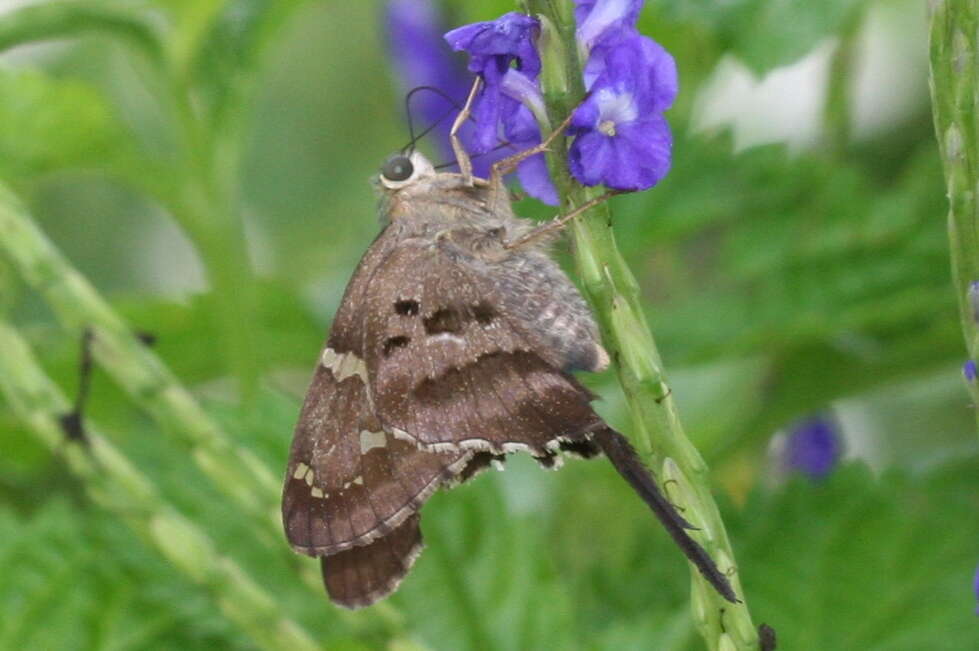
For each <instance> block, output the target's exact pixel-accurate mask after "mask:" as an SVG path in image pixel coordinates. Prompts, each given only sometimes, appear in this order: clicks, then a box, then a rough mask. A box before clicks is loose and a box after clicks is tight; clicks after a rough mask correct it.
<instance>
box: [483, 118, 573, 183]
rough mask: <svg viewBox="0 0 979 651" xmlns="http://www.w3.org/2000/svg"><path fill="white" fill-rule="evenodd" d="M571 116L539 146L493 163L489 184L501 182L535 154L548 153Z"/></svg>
mask: <svg viewBox="0 0 979 651" xmlns="http://www.w3.org/2000/svg"><path fill="white" fill-rule="evenodd" d="M573 115H574V113H571V115H569V116H568V117H566V118H565V119H564V122H562V123H561V124H559V125H558V127H557V129H555V130H554V131H552V132H551V133H549V134H548V136H547V137H546V138H544V140H542V141H541V142H540V144H538V145H534V146H533V147H530V148H529V149H524V150H523V151H518V152H517V153H516V154H514V155H513V156H507V157H506V158H503V159H500V160H498V161H496V162H495V163H493V167H492V168H491V172H490V184H493V183H500V182H502V180H503V177H504V176H506V175H507V174H509V173H510V172H512V171H514V170H515V169H517V166H518V165H519V164H520V163H522V162H524V161H525V160H527V159H528V158H530V157H531V156H536V155H537V154H540V153H542V152H545V151H548V150H549V149H550V147H551V144H552V143H553V142H554V141H555V140H557V138H558V136H560V135H561V134H562V133H564V130H565V129H567V128H568V125H569V124H571V117H572V116H573Z"/></svg>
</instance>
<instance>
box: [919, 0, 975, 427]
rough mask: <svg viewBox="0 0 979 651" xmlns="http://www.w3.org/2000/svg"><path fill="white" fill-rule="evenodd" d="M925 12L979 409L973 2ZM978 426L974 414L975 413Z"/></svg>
mask: <svg viewBox="0 0 979 651" xmlns="http://www.w3.org/2000/svg"><path fill="white" fill-rule="evenodd" d="M929 7H930V11H931V31H930V50H931V54H930V56H931V101H932V108H933V115H934V120H935V135H936V137H937V138H938V148H939V151H940V152H941V155H942V163H943V165H944V167H945V182H946V185H947V188H948V200H949V211H948V237H949V244H950V249H951V257H952V279H953V282H954V284H955V290H956V295H957V297H958V302H959V313H960V315H961V320H962V332H963V334H964V336H965V344H966V348H967V349H968V351H969V361H970V362H971V368H972V369H973V373H972V374H971V377H970V373H969V368H970V365H969V363H967V366H966V380H967V382H966V383H967V386H968V388H969V392H970V394H971V395H972V401H973V404H975V405H979V384H977V383H976V381H975V373H974V369H975V360H976V359H977V357H979V320H977V318H976V316H977V315H976V307H975V305H974V300H973V299H972V298H971V296H972V294H974V291H973V283H975V282H976V281H977V280H979V213H977V210H979V204H977V198H976V181H977V179H979V126H977V123H976V118H977V103H979V81H977V80H979V58H977V45H979V44H977V42H976V41H977V39H979V35H977V33H976V29H977V27H979V8H977V6H976V3H975V2H974V1H972V2H970V1H967V0H948V1H946V0H937V1H933V2H930V3H929ZM975 415H976V418H977V425H979V410H975Z"/></svg>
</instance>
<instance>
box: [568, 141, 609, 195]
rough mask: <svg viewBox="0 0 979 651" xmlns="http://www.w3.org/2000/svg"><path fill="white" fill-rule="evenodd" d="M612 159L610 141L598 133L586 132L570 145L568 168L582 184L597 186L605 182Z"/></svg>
mask: <svg viewBox="0 0 979 651" xmlns="http://www.w3.org/2000/svg"><path fill="white" fill-rule="evenodd" d="M614 157H615V154H614V152H613V151H612V139H611V138H609V137H607V136H605V135H604V134H602V133H600V132H598V131H588V132H585V133H583V134H581V135H580V136H578V137H577V138H575V141H574V142H573V143H572V144H571V149H570V150H569V151H568V167H569V168H571V174H572V176H574V177H575V178H576V179H578V181H580V182H581V183H582V184H584V185H599V184H600V183H602V182H603V181H604V180H605V177H606V174H607V173H608V168H609V166H610V165H611V164H612V160H613V158H614Z"/></svg>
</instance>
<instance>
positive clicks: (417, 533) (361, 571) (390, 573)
mask: <svg viewBox="0 0 979 651" xmlns="http://www.w3.org/2000/svg"><path fill="white" fill-rule="evenodd" d="M419 519H420V518H419V516H418V515H413V516H411V517H410V518H408V519H407V520H405V521H404V522H403V523H401V525H400V526H398V528H397V529H395V530H394V531H391V532H390V533H388V534H387V535H386V536H384V537H383V538H380V539H378V540H375V541H374V542H372V543H370V544H368V545H365V546H363V547H353V548H351V549H348V550H346V551H342V552H339V553H337V554H334V555H333V556H329V557H324V558H322V559H320V568H321V570H322V573H323V583H324V584H325V585H326V591H327V593H328V594H329V595H330V599H331V600H332V601H333V602H334V603H336V604H339V605H341V606H344V607H346V608H363V607H364V606H370V605H371V604H372V603H374V602H375V601H378V600H380V599H383V598H384V597H386V596H387V595H389V594H391V593H392V592H394V590H395V589H396V588H397V587H398V584H400V583H401V580H402V579H404V577H405V575H406V574H408V570H410V569H411V566H412V565H413V564H414V562H415V559H417V558H418V555H419V554H420V553H421V550H422V535H421V530H420V529H419Z"/></svg>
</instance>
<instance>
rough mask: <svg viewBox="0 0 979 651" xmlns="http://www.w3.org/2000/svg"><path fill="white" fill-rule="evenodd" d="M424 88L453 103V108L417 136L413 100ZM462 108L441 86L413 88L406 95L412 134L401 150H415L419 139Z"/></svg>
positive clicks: (409, 132) (407, 112) (408, 152)
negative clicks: (412, 110) (412, 112)
mask: <svg viewBox="0 0 979 651" xmlns="http://www.w3.org/2000/svg"><path fill="white" fill-rule="evenodd" d="M423 90H427V91H428V92H430V93H435V94H436V95H438V96H439V97H441V98H442V99H444V100H445V101H446V102H448V103H449V104H450V105H452V108H451V109H450V110H448V111H446V112H445V114H443V115H442V117H440V118H439V119H438V120H436V121H435V122H433V123H432V124H431V125H430V126H429V127H428V128H426V129H425V130H424V131H422V132H421V133H419V134H418V135H417V136H416V135H415V123H414V119H413V118H412V115H411V100H412V99H413V98H414V96H415V93H419V92H421V91H423ZM461 110H462V106H461V105H460V104H459V102H457V101H455V100H454V99H452V98H451V97H450V96H449V95H448V94H447V93H445V92H444V91H442V90H441V89H439V88H436V87H435V86H416V87H415V88H412V89H411V90H410V91H408V93H407V94H406V95H405V113H406V114H407V116H408V135H409V136H410V138H411V140H410V141H409V142H408V144H407V145H405V146H404V147H403V148H402V149H401V151H402V152H404V153H405V154H410V153H411V152H413V151H415V143H417V142H418V141H419V140H421V139H422V138H424V137H425V136H427V135H428V134H429V133H431V132H432V130H433V129H435V127H437V126H438V125H439V124H441V123H442V121H443V120H445V119H446V118H447V117H449V116H450V115H452V114H453V113H455V112H458V111H461Z"/></svg>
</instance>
